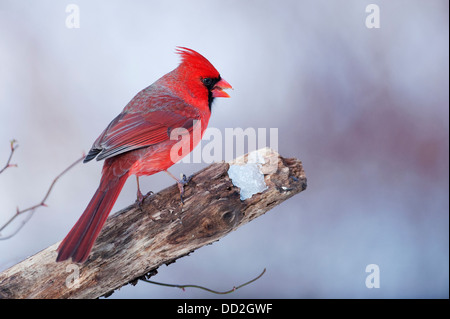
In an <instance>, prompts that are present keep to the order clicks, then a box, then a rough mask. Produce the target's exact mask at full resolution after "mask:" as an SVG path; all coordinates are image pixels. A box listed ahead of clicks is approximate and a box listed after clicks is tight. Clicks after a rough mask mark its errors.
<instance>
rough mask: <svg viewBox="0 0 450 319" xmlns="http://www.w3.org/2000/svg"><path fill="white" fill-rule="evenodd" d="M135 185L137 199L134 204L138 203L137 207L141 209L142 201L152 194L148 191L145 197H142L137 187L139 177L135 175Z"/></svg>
mask: <svg viewBox="0 0 450 319" xmlns="http://www.w3.org/2000/svg"><path fill="white" fill-rule="evenodd" d="M136 183H137V199H136V202H137V203H138V205H139V207H141V206H142V203H143V202H144V200H145V199H146V198H147V197H148V196H150V195H152V194H153V192H152V191H150V192H148V193H147V195H145V196H144V195H142V192H141V188H140V187H139V176H137V175H136Z"/></svg>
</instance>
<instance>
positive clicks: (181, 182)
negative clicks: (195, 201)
mask: <svg viewBox="0 0 450 319" xmlns="http://www.w3.org/2000/svg"><path fill="white" fill-rule="evenodd" d="M191 178H192V175H191V176H189V177H186V175H184V174H183V176H182V177H181V179H180V180H178V181H177V185H178V189H179V190H180V200H181V204H184V199H183V195H184V186H185V185H187V184H188V183H189V181H190V180H191Z"/></svg>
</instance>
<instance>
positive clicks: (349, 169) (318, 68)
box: [0, 0, 449, 298]
mask: <svg viewBox="0 0 450 319" xmlns="http://www.w3.org/2000/svg"><path fill="white" fill-rule="evenodd" d="M69 3H75V4H77V5H78V6H79V9H80V28H79V29H68V28H67V27H66V25H65V20H66V17H67V15H68V13H66V12H65V8H66V5H67V4H69ZM369 3H376V4H378V5H379V7H380V10H381V16H380V17H381V28H379V29H368V28H366V26H365V19H366V16H367V15H368V14H367V13H366V12H365V8H366V6H367V5H368V4H369ZM448 10H449V8H448V1H437V0H433V1H426V2H425V1H356V0H354V1H294V0H291V1H238V0H231V1H206V0H205V1H199V0H194V1H134V2H133V4H131V3H130V2H129V1H94V2H91V1H72V2H70V1H62V2H60V1H59V2H57V1H43V0H40V1H32V2H31V1H30V2H28V1H23V0H20V1H4V0H2V1H1V2H0V64H1V65H0V111H1V112H0V114H1V117H0V164H1V165H3V163H4V161H6V159H7V157H8V155H9V141H10V140H11V139H12V138H15V139H17V140H18V141H19V144H20V147H19V149H18V150H17V153H16V154H15V155H14V158H13V163H18V164H19V167H18V168H11V169H10V170H7V171H6V172H4V173H3V174H2V175H0V203H1V206H0V210H1V213H0V224H3V223H4V222H5V221H6V220H7V219H8V218H9V217H10V216H11V214H14V212H15V209H16V206H19V207H20V208H25V207H27V206H30V205H33V204H35V203H37V202H39V201H40V200H41V198H42V197H43V196H44V194H45V192H46V190H47V188H48V186H49V184H50V183H51V181H52V179H53V178H54V177H55V176H56V175H57V174H58V173H59V172H60V171H62V170H63V169H64V168H65V167H67V166H68V165H69V164H70V163H72V162H73V161H74V160H75V159H76V158H78V157H79V156H80V155H81V153H82V152H83V151H85V152H87V151H88V150H89V148H90V147H91V145H92V143H93V141H94V140H95V139H96V138H97V136H98V135H99V134H100V132H101V131H102V130H103V129H104V128H105V127H106V125H107V124H108V123H109V122H110V121H111V120H112V119H113V118H114V117H115V116H116V115H117V114H118V113H119V112H120V111H121V110H122V108H123V107H124V106H125V105H126V103H128V101H129V100H130V99H131V98H132V97H133V96H134V95H135V94H136V93H137V92H138V91H140V90H141V89H143V88H144V87H146V86H147V85H149V84H151V83H152V82H153V81H155V80H156V79H157V78H159V77H160V76H162V75H163V74H165V73H167V72H169V71H171V70H172V69H173V68H175V67H176V66H177V64H178V62H179V57H178V56H177V55H176V54H174V49H175V47H176V46H177V45H182V46H187V47H190V48H193V49H195V50H197V51H199V52H200V53H201V54H203V55H204V56H206V57H207V58H208V59H209V60H210V61H211V62H212V63H213V64H214V65H215V66H216V68H217V69H218V70H219V71H220V73H221V74H222V76H223V77H224V78H225V79H226V80H227V81H228V82H229V83H231V84H232V85H233V87H234V91H231V92H230V95H231V96H232V98H231V99H227V100H226V99H220V100H217V101H216V103H215V105H214V108H213V114H212V118H211V121H210V126H211V127H215V128H218V129H220V130H221V131H222V132H223V131H224V129H225V128H234V127H242V128H247V127H253V128H267V129H269V128H271V127H272V128H278V132H279V152H280V153H281V154H282V155H284V156H286V157H297V158H299V159H301V160H302V161H303V164H304V167H305V171H306V174H307V177H308V189H307V190H306V191H305V192H303V193H301V194H300V195H297V196H295V197H294V198H292V199H290V200H289V201H287V202H285V203H283V204H282V205H280V206H278V207H276V208H275V209H273V210H272V211H270V212H268V213H267V214H266V215H264V216H262V217H261V218H258V219H257V220H255V221H253V222H252V223H250V224H248V225H245V226H243V227H242V228H240V229H239V230H238V231H236V232H233V233H231V234H229V235H228V236H227V237H225V238H223V239H222V240H220V241H219V242H216V243H214V244H213V245H210V246H207V247H204V248H201V249H199V250H197V251H196V252H195V253H193V254H191V255H190V256H189V257H185V258H182V259H180V260H178V261H177V262H176V263H175V264H172V265H170V266H169V267H166V266H163V267H161V268H160V269H159V270H158V271H159V274H158V275H157V276H156V277H154V278H153V279H154V280H157V281H161V282H167V283H175V284H188V283H189V284H191V283H192V284H199V285H205V286H207V287H209V288H212V289H217V290H227V289H230V288H232V287H233V286H234V285H238V284H241V283H243V282H245V281H247V280H249V279H251V278H253V277H255V276H256V275H257V274H259V273H260V272H261V271H262V269H263V268H267V273H266V274H265V275H264V276H263V277H262V278H261V279H260V280H258V281H257V282H255V283H253V284H252V285H250V286H248V287H245V288H243V289H241V290H238V291H236V292H235V293H234V294H232V295H231V296H230V295H228V296H227V297H234V298H417V297H423V298H433V297H437V298H448V297H449V284H448V282H449V281H448V279H449V278H448V274H449V258H448V251H449V215H448V210H449V197H448V191H449V165H448V160H449V135H448V130H449V120H448V116H449V114H448V113H449V108H448V103H449V91H448V85H449V83H448V82H449V74H448V67H449V65H448V61H449V53H448V52H449V51H448V45H449V43H448V36H449V34H448V33H449V32H448V30H449V29H448V21H449V16H448ZM101 165H102V163H98V162H97V163H89V164H86V165H78V166H77V167H76V168H74V169H73V170H71V171H70V172H69V173H68V174H67V175H66V176H64V177H63V178H62V179H61V180H60V181H59V182H58V184H57V185H56V187H55V189H54V191H53V192H52V193H51V195H50V198H49V199H48V201H47V204H48V205H49V207H48V208H41V209H39V210H38V211H37V212H36V214H35V215H34V216H33V218H32V219H31V220H30V222H29V223H28V224H27V225H26V226H25V227H24V228H23V229H22V231H21V232H20V233H19V234H18V235H16V236H15V237H13V238H12V239H10V240H7V241H0V270H1V269H5V268H7V267H9V266H11V265H13V264H15V263H17V262H19V261H20V260H22V259H24V258H26V257H27V256H29V255H32V254H34V253H36V252H38V251H39V250H41V249H44V248H45V247H47V246H49V245H51V244H53V243H55V242H56V241H59V240H61V239H62V238H63V237H64V236H65V235H66V233H67V232H68V231H69V229H70V228H71V227H72V225H73V224H74V223H75V221H76V220H77V219H78V217H79V216H80V215H81V213H82V212H83V210H84V208H85V206H86V205H87V203H88V202H89V200H90V198H91V196H92V194H93V193H94V191H95V189H96V187H97V185H98V182H99V178H100V171H101ZM205 165H206V164H178V165H176V166H174V167H173V168H172V170H171V171H172V173H174V174H175V175H178V174H179V173H180V172H183V173H186V174H191V173H193V172H195V171H197V170H198V169H200V168H201V167H204V166H205ZM141 180H142V188H143V189H144V190H146V191H148V190H152V191H158V190H160V189H162V188H164V187H167V186H169V185H171V184H173V181H172V180H171V179H170V178H169V177H168V176H166V174H164V173H160V174H157V175H154V176H151V177H146V178H142V179H141ZM135 192H136V186H135V181H134V178H130V179H129V181H128V182H127V183H126V185H125V188H124V190H123V191H122V193H121V195H120V197H119V199H118V201H117V203H116V205H115V208H114V209H113V211H116V210H118V209H120V208H123V207H125V206H127V205H128V204H130V203H132V202H133V201H134V200H135ZM19 221H20V220H19ZM19 221H18V222H19ZM6 234H7V232H5V235H6ZM373 263H374V264H377V265H378V266H379V267H380V275H381V277H380V279H381V281H380V284H381V287H380V288H379V289H367V288H366V286H365V279H366V276H367V275H368V274H367V273H366V272H365V268H366V266H367V265H368V264H373ZM168 297H170V298H197V297H206V298H221V296H216V295H212V294H209V293H207V292H204V291H201V290H196V289H188V290H186V291H185V292H183V291H181V290H179V289H174V288H166V287H159V286H154V285H150V284H146V283H139V284H138V285H137V286H135V287H131V286H127V287H123V288H121V289H120V291H118V292H116V293H115V294H113V295H112V297H111V298H168Z"/></svg>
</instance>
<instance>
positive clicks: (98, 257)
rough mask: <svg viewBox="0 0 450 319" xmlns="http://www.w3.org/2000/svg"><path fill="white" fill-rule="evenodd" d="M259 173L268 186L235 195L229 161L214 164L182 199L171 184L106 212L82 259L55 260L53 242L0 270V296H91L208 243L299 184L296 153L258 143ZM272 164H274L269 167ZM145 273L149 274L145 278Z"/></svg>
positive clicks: (303, 179) (291, 192) (302, 179)
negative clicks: (261, 146) (81, 261)
mask: <svg viewBox="0 0 450 319" xmlns="http://www.w3.org/2000/svg"><path fill="white" fill-rule="evenodd" d="M255 152H258V154H259V155H258V156H262V157H263V159H264V160H263V161H262V162H263V163H264V164H262V165H261V167H260V171H261V172H262V173H264V181H265V183H266V185H267V189H266V190H264V191H263V192H262V193H257V194H255V195H253V196H252V197H251V198H249V199H246V200H244V201H242V200H241V199H240V189H239V188H238V187H236V186H234V185H233V183H232V181H231V179H230V178H229V177H228V173H227V172H228V169H229V167H230V165H238V164H239V165H241V164H242V163H243V162H245V161H246V159H247V158H248V157H249V156H250V155H252V154H250V155H246V156H244V157H242V158H240V159H237V160H235V161H233V162H230V163H224V162H222V163H215V164H212V165H210V166H208V167H207V168H205V169H203V170H201V171H200V172H198V173H196V174H194V176H192V178H191V180H190V182H189V184H188V185H187V186H186V187H185V193H184V205H181V203H180V197H179V190H178V187H177V185H173V186H171V187H168V188H166V189H164V190H162V191H160V192H159V193H157V194H154V195H151V196H149V197H147V198H146V199H145V201H144V203H143V205H142V207H141V208H139V206H138V205H137V204H133V205H130V206H129V207H127V208H125V209H123V210H121V211H119V212H117V213H116V214H114V215H113V216H111V217H110V218H108V220H107V222H106V224H105V227H104V228H103V230H102V232H101V233H100V236H99V237H98V239H97V242H96V243H95V245H94V247H93V250H92V252H91V255H90V257H89V259H88V260H87V261H86V262H85V263H84V264H74V263H71V262H70V261H65V262H60V263H56V262H55V259H56V255H57V252H56V248H57V247H58V245H59V243H56V244H54V245H52V246H50V247H48V248H47V249H44V250H43V251H41V252H39V253H37V254H36V255H34V256H32V257H29V258H28V259H26V260H24V261H22V262H20V263H19V264H16V265H15V266H13V267H11V268H9V269H7V270H5V271H4V272H2V273H0V298H2V297H3V298H97V297H100V296H103V295H106V294H108V293H110V292H112V291H113V290H115V289H118V288H120V287H121V286H123V285H125V284H127V283H129V282H133V281H135V280H136V279H138V278H141V277H142V276H145V275H146V274H149V273H151V272H154V271H155V270H156V269H157V268H158V267H159V266H161V265H163V264H170V263H172V262H174V261H175V260H176V259H178V258H180V257H183V256H185V255H188V254H189V253H191V252H193V251H194V250H196V249H198V248H200V247H202V246H204V245H207V244H211V243H213V242H215V241H217V240H219V239H220V238H222V237H224V236H225V235H227V234H228V233H229V232H231V231H233V230H235V229H237V228H238V227H240V226H242V225H244V224H246V223H248V222H250V221H251V220H253V219H254V218H256V217H258V216H261V215H262V214H264V213H265V212H266V211H268V210H270V209H272V208H273V207H275V206H276V205H278V204H280V203H281V202H283V201H285V200H286V199H288V198H290V197H292V196H294V195H295V194H297V193H299V192H301V191H303V190H304V189H306V177H305V174H304V171H303V167H302V164H301V162H300V161H299V160H297V159H285V158H282V157H280V156H279V155H278V154H277V153H276V152H273V151H271V150H269V149H263V150H259V151H255ZM273 165H275V169H274V170H273V169H271V168H273ZM147 277H148V276H147Z"/></svg>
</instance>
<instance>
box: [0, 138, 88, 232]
mask: <svg viewBox="0 0 450 319" xmlns="http://www.w3.org/2000/svg"><path fill="white" fill-rule="evenodd" d="M11 145H12V142H11ZM16 148H17V147H16ZM11 149H12V147H11ZM84 158H85V155H84V154H83V156H81V158H79V159H77V160H76V161H75V162H73V163H72V164H71V165H70V166H69V167H67V168H66V169H65V170H63V171H62V172H61V173H60V174H59V175H58V176H56V177H55V179H53V181H52V183H51V184H50V187H49V189H48V190H47V193H46V194H45V196H44V198H43V199H42V200H41V202H40V203H38V204H36V205H33V206H31V207H28V208H26V209H22V210H19V208H18V207H17V210H16V213H15V214H14V215H13V216H12V217H11V218H10V219H9V220H8V221H7V222H6V223H5V224H4V225H3V226H1V227H0V240H6V239H9V238H11V237H13V236H14V235H15V234H17V233H18V232H19V230H20V229H21V228H22V227H23V226H24V225H25V224H26V223H27V222H28V221H29V220H30V218H31V217H32V216H33V214H34V212H35V211H36V209H37V208H39V207H41V206H45V207H47V204H46V203H45V201H46V200H47V198H48V197H49V195H50V192H51V191H52V189H53V186H54V185H55V183H56V181H58V179H59V178H60V177H61V176H63V175H64V174H65V173H67V172H68V171H69V170H70V169H71V168H73V167H74V166H75V165H77V164H78V163H80V162H81V161H82V160H83V159H84ZM10 159H11V156H10ZM26 212H30V213H29V214H28V216H27V217H26V219H24V220H23V221H22V223H21V224H20V225H19V226H18V227H17V229H16V230H14V231H13V232H12V233H11V234H9V235H8V236H2V235H1V232H2V231H3V229H5V228H6V227H7V226H8V225H9V224H11V222H12V221H13V220H14V219H16V218H17V217H18V216H19V215H22V214H24V213H26Z"/></svg>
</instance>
